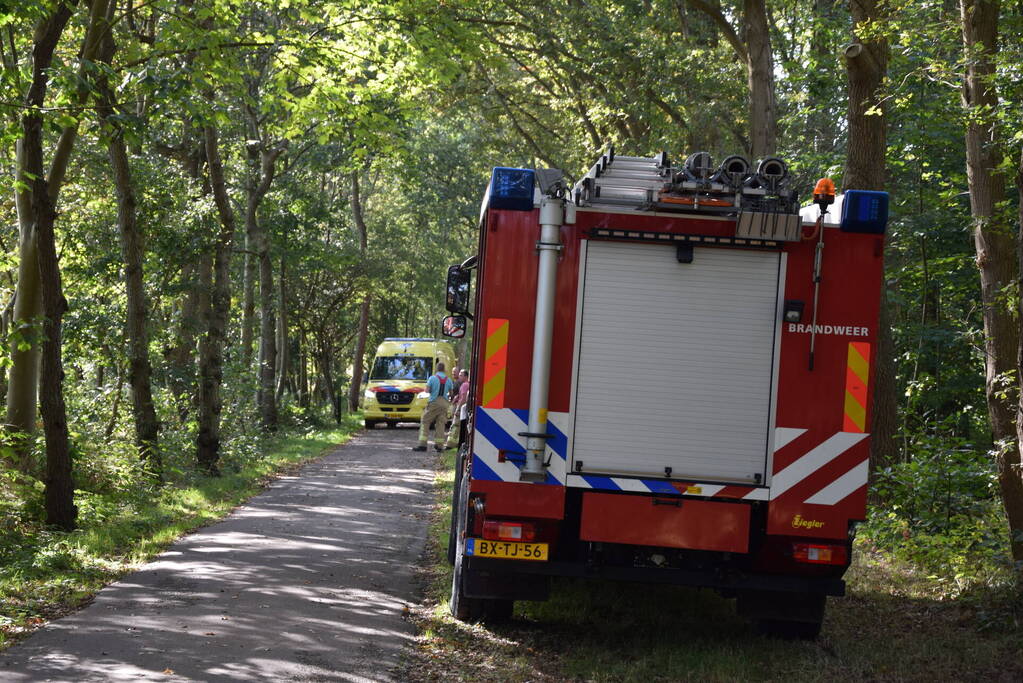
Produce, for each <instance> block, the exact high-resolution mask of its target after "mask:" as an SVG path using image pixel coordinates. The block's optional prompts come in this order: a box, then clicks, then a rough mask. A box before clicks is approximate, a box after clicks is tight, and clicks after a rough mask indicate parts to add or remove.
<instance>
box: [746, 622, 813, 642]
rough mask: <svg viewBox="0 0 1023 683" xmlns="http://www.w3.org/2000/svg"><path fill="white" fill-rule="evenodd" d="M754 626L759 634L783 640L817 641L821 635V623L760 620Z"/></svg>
mask: <svg viewBox="0 0 1023 683" xmlns="http://www.w3.org/2000/svg"><path fill="white" fill-rule="evenodd" d="M754 626H755V627H756V629H757V632H758V633H760V634H762V635H765V636H768V637H770V638H781V639H782V640H816V639H817V636H819V635H820V634H821V622H819V621H782V620H780V619H759V620H757V621H756V622H755V623H754Z"/></svg>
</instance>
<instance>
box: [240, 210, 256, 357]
mask: <svg viewBox="0 0 1023 683" xmlns="http://www.w3.org/2000/svg"><path fill="white" fill-rule="evenodd" d="M250 201H251V200H250ZM250 216H254V214H253V209H252V207H251V206H248V207H246V211H245V253H244V254H243V256H244V257H245V258H244V260H245V266H244V268H243V270H242V341H241V345H242V366H243V367H244V368H246V369H248V368H251V367H252V337H253V336H254V332H255V329H256V281H257V280H258V279H259V259H258V257H257V256H256V253H255V248H254V247H253V240H254V236H253V234H252V230H253V226H252V225H251V224H250V222H249V217H250Z"/></svg>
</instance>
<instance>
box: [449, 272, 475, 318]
mask: <svg viewBox="0 0 1023 683" xmlns="http://www.w3.org/2000/svg"><path fill="white" fill-rule="evenodd" d="M470 277H471V275H470V273H469V271H468V270H462V267H461V266H450V267H448V283H447V295H446V296H445V306H446V308H447V309H448V312H449V313H468V312H469V278H470ZM463 326H464V323H463Z"/></svg>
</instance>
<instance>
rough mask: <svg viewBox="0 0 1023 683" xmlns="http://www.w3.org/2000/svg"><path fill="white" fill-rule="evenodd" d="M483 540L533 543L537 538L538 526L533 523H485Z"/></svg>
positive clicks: (490, 521) (495, 521) (491, 521)
mask: <svg viewBox="0 0 1023 683" xmlns="http://www.w3.org/2000/svg"><path fill="white" fill-rule="evenodd" d="M483 538H486V539H488V540H491V541H532V540H533V539H535V538H536V526H535V525H534V524H533V523H532V522H501V521H497V520H492V519H490V520H487V521H486V522H483Z"/></svg>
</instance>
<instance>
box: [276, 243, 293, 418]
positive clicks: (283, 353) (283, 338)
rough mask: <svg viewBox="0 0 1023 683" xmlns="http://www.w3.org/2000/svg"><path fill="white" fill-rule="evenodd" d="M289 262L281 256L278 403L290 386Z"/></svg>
mask: <svg viewBox="0 0 1023 683" xmlns="http://www.w3.org/2000/svg"><path fill="white" fill-rule="evenodd" d="M287 274H288V271H287V261H286V259H285V257H284V256H283V255H282V256H281V275H280V278H279V279H278V283H277V389H276V391H275V394H276V396H277V401H278V402H280V400H281V399H282V398H283V397H284V390H285V389H286V388H287V386H288V366H289V364H290V360H289V358H288V303H287V302H288V290H287V279H286V278H287Z"/></svg>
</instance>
